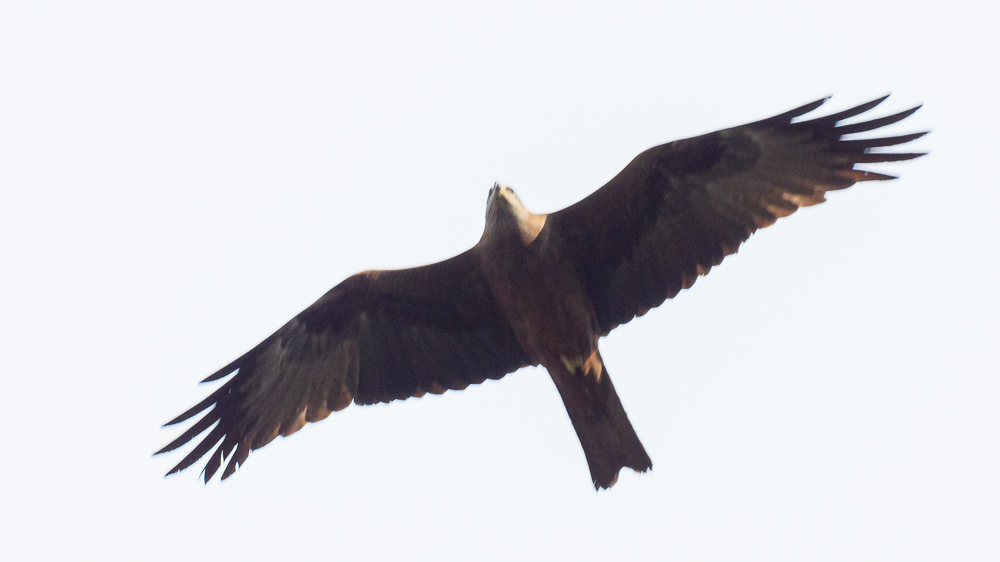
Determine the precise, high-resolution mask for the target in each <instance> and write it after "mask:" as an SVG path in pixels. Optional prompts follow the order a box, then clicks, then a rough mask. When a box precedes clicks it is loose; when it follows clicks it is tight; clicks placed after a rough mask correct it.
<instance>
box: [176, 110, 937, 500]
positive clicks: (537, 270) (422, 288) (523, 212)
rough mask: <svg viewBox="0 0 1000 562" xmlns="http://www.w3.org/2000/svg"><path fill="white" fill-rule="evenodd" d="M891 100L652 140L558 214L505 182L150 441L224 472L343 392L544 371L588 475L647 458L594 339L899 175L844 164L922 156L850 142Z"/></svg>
mask: <svg viewBox="0 0 1000 562" xmlns="http://www.w3.org/2000/svg"><path fill="white" fill-rule="evenodd" d="M884 99H885V98H880V99H877V100H875V101H872V102H869V103H866V104H863V105H860V106H857V107H855V108H852V109H848V110H846V111H842V112H840V113H836V114H833V115H829V116H825V117H820V118H816V119H812V120H803V121H794V119H796V118H798V117H801V116H802V115H805V114H806V113H809V112H810V111H812V110H814V109H816V108H817V107H819V106H820V105H822V104H823V102H824V101H825V100H820V101H816V102H813V103H810V104H807V105H805V106H802V107H800V108H798V109H794V110H792V111H789V112H787V113H783V114H781V115H778V116H775V117H772V118H770V119H765V120H762V121H757V122H755V123H750V124H747V125H743V126H740V127H734V128H731V129H725V130H722V131H717V132H714V133H710V134H707V135H703V136H700V137H695V138H690V139H685V140H680V141H676V142H672V143H668V144H664V145H660V146H656V147H653V148H651V149H649V150H647V151H645V152H643V153H642V154H640V155H638V156H637V157H636V158H635V159H634V160H633V161H632V162H631V163H630V164H629V165H628V166H626V167H625V169H624V170H622V171H621V173H619V174H618V175H617V176H615V177H614V178H613V179H612V180H611V181H610V182H608V183H607V185H605V186H604V187H602V188H601V189H599V190H597V191H596V192H595V193H593V194H592V195H590V196H589V197H587V198H585V199H584V200H582V201H580V202H578V203H576V204H575V205H572V206H570V207H568V208H566V209H563V210H562V211H559V212H556V213H552V214H549V215H536V214H533V213H530V212H529V211H528V210H527V209H525V208H524V206H523V205H522V204H521V202H520V201H519V200H518V198H517V196H516V195H514V192H513V191H512V190H510V189H509V188H506V187H503V186H494V187H493V189H491V190H490V195H489V199H488V202H487V221H486V228H485V231H484V233H483V237H482V239H481V240H480V242H479V243H478V244H477V245H476V246H475V247H473V248H472V249H470V250H469V251H467V252H465V253H463V254H461V255H459V256H456V257H454V258H452V259H449V260H446V261H443V262H440V263H436V264H433V265H428V266H424V267H417V268H413V269H404V270H396V271H369V272H365V273H359V274H357V275H354V276H352V277H350V278H348V279H347V280H345V281H344V282H342V283H341V284H339V285H337V286H336V287H334V288H333V289H332V290H331V291H330V292H328V293H327V294H326V295H324V296H323V297H322V298H321V299H319V300H318V301H316V303H315V304H313V305H312V306H310V307H309V308H307V309H306V310H304V311H303V312H302V313H301V314H299V315H298V316H296V317H295V318H293V319H292V320H291V321H290V322H288V323H287V324H286V325H285V326H283V327H282V328H281V329H279V330H278V331H277V332H275V333H274V334H273V335H272V336H271V337H269V338H267V339H266V340H264V341H263V342H261V343H260V344H259V345H257V346H256V347H254V348H253V349H252V350H250V351H249V352H247V353H246V354H244V355H243V356H241V357H240V358H238V359H236V360H235V361H233V362H232V363H230V364H229V365H226V366H225V367H224V368H222V369H220V370H219V371H217V372H216V373H215V374H213V375H211V376H210V377H208V378H207V379H205V382H208V381H214V380H218V379H221V378H223V377H225V376H227V375H229V374H232V373H233V372H234V371H235V372H236V375H235V376H233V377H232V378H231V379H229V380H228V381H226V382H225V383H223V385H222V386H221V387H219V388H218V389H216V390H215V392H213V393H212V394H211V395H209V396H208V398H206V399H205V400H203V401H202V402H200V403H199V404H197V405H196V406H194V407H193V408H191V409H190V410H188V411H187V412H185V413H183V414H181V415H180V416H178V417H177V418H175V419H173V420H171V421H170V422H168V423H167V425H172V424H176V423H179V422H182V421H185V420H187V419H190V418H191V417H193V416H195V415H198V414H200V413H202V412H205V411H206V410H207V413H205V415H204V416H203V417H202V418H201V419H200V420H198V421H197V422H196V423H195V424H194V425H193V426H192V427H191V428H190V429H188V430H187V431H185V432H184V433H183V434H182V435H181V436H180V437H178V438H177V439H175V440H174V441H173V442H171V443H170V444H169V445H167V446H166V447H164V448H163V449H161V450H160V451H158V453H164V452H167V451H171V450H174V449H176V448H177V447H180V446H181V445H184V444H185V443H187V442H189V441H191V440H192V439H194V438H195V437H196V436H198V435H199V434H201V433H203V432H204V431H206V430H208V429H209V428H210V427H212V426H213V424H216V422H218V423H217V424H216V425H215V427H214V428H212V430H211V431H210V432H209V433H208V435H207V437H205V438H204V439H202V441H201V442H200V443H198V445H197V446H196V447H195V448H194V449H193V450H192V451H191V452H190V453H189V454H188V455H187V456H185V457H184V458H183V459H182V460H181V461H180V463H178V464H177V466H175V467H174V468H173V469H172V470H171V471H170V474H172V473H175V472H179V471H181V470H184V469H185V468H187V467H189V466H191V465H192V464H193V463H194V462H196V461H197V460H198V459H199V458H201V457H203V456H204V455H205V454H206V453H209V451H210V450H212V449H213V447H214V448H215V449H214V451H213V452H212V453H211V455H210V456H209V460H208V463H207V464H206V466H205V472H204V475H205V481H206V482H207V481H208V480H210V479H211V478H212V477H213V476H214V475H215V473H216V472H217V471H218V470H219V468H221V467H222V463H223V462H224V461H227V460H228V464H227V465H226V468H225V470H224V471H223V473H222V478H223V479H225V478H227V477H229V476H230V475H231V474H232V473H233V472H234V471H235V470H236V468H237V467H238V466H239V465H241V464H242V463H243V462H245V461H246V459H247V456H248V455H249V453H250V451H251V450H253V449H257V448H260V447H263V446H264V445H266V444H267V443H269V442H270V441H271V440H272V439H274V438H275V437H277V436H278V435H289V434H291V433H294V432H295V431H298V430H299V429H300V428H301V427H302V426H303V425H305V424H306V422H313V421H318V420H321V419H323V418H325V417H326V416H328V415H329V414H330V413H331V412H334V411H337V410H340V409H343V408H345V407H347V406H348V405H350V403H351V402H354V403H356V404H373V403H376V402H389V401H392V400H398V399H405V398H408V397H411V396H421V395H423V394H424V393H426V392H431V393H436V394H437V393H442V392H444V391H446V390H457V389H462V388H465V387H467V386H468V385H470V384H477V383H481V382H483V381H485V380H486V379H499V378H501V377H503V376H504V375H505V374H507V373H511V372H513V371H516V370H518V369H519V368H521V367H523V366H526V365H544V366H545V367H546V368H547V369H548V371H549V373H550V375H551V376H552V379H553V381H554V382H555V384H556V386H557V388H558V389H559V393H560V395H561V396H562V398H563V402H564V404H565V406H566V409H567V412H568V413H569V415H570V419H571V421H572V422H573V426H574V428H575V429H576V432H577V435H578V436H579V438H580V441H581V444H582V445H583V449H584V453H585V455H586V458H587V462H588V464H589V466H590V471H591V476H592V480H593V483H594V485H595V486H597V487H604V488H607V487H610V486H612V485H613V484H614V482H615V481H616V480H617V477H618V472H619V471H620V470H621V469H622V468H624V467H629V468H632V469H634V470H637V471H640V472H643V471H645V470H647V469H649V468H651V467H652V463H651V461H650V460H649V457H648V456H647V455H646V452H645V450H644V449H643V447H642V444H641V443H640V442H639V439H638V437H637V436H636V434H635V431H634V430H633V429H632V426H631V424H630V423H629V421H628V417H627V416H626V414H625V410H624V409H623V408H622V405H621V402H620V401H619V399H618V396H617V394H616V393H615V390H614V386H613V385H612V384H611V379H610V377H609V375H608V373H607V369H606V368H605V367H604V363H603V359H602V358H601V355H600V352H599V349H598V340H599V339H600V337H601V336H604V335H607V334H608V333H609V332H610V331H611V330H613V329H614V328H615V327H617V326H619V325H621V324H624V323H626V322H628V321H629V320H631V319H632V318H634V317H636V316H640V315H642V314H645V313H646V311H648V310H649V309H650V308H653V307H656V306H658V305H660V304H661V303H662V302H663V301H664V300H666V299H668V298H672V297H673V296H675V295H676V294H677V293H678V292H679V291H680V290H681V289H686V288H688V287H690V286H691V285H692V284H693V283H694V282H695V280H696V279H697V278H698V276H699V275H704V274H706V273H707V272H708V271H709V269H711V268H712V267H713V266H715V265H718V264H719V263H721V262H722V260H723V258H725V256H727V255H729V254H732V253H734V252H735V251H736V250H737V249H738V248H739V246H740V244H742V243H743V242H744V241H745V240H747V239H748V238H749V237H750V235H752V234H753V233H754V232H755V231H756V230H757V229H758V228H763V227H766V226H769V225H771V224H773V223H774V222H775V220H777V219H778V218H780V217H783V216H787V215H789V214H791V213H793V212H794V211H795V210H797V209H798V208H799V207H803V206H808V205H815V204H817V203H820V202H822V201H824V194H825V193H826V192H827V191H833V190H838V189H844V188H846V187H849V186H851V185H853V184H854V183H856V182H859V181H871V180H887V179H894V177H893V176H888V175H884V174H880V173H875V172H869V171H863V170H858V169H855V165H857V164H868V163H879V162H893V161H898V160H907V159H911V158H916V157H918V156H921V155H922V154H920V153H886V152H877V151H874V150H873V149H877V148H881V147H887V146H893V145H898V144H903V143H907V142H910V141H912V140H914V139H917V138H919V137H920V136H922V135H923V134H925V133H917V134H910V135H901V136H895V137H887V138H875V139H864V140H843V138H842V137H843V135H847V134H852V133H861V132H867V131H871V130H875V129H878V128H880V127H884V126H886V125H889V124H892V123H895V122H897V121H900V120H902V119H905V118H906V117H908V116H909V115H911V114H912V113H913V112H914V111H916V109H917V108H914V109H911V110H908V111H904V112H901V113H897V114H895V115H890V116H888V117H883V118H880V119H874V120H871V121H866V122H862V123H857V124H852V125H841V126H838V123H839V122H840V121H842V120H845V119H848V118H850V117H854V116H856V115H859V114H861V113H864V112H866V111H868V110H870V109H872V108H873V107H875V106H876V105H878V104H879V103H881V102H882V101H883V100H884Z"/></svg>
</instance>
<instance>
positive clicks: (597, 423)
mask: <svg viewBox="0 0 1000 562" xmlns="http://www.w3.org/2000/svg"><path fill="white" fill-rule="evenodd" d="M581 371H582V370H578V371H577V372H575V373H571V372H569V370H567V369H566V368H565V366H564V365H558V366H556V367H555V368H550V369H549V374H550V375H551V376H552V380H553V381H554V382H555V383H556V388H558V389H559V394H560V395H561V396H562V399H563V404H565V405H566V411H567V412H569V419H570V420H571V421H572V422H573V428H574V429H576V434H577V436H578V437H579V438H580V444H581V445H583V453H584V454H585V455H586V456H587V464H588V465H589V466H590V478H591V480H593V482H594V488H610V487H611V486H614V485H615V482H616V481H617V480H618V471H620V470H621V469H622V468H626V467H628V468H631V469H632V470H634V471H636V472H646V471H647V470H649V469H651V468H652V467H653V461H651V460H649V455H647V454H646V450H645V449H644V448H643V447H642V443H640V442H639V437H638V436H637V435H636V434H635V430H634V429H632V424H631V423H629V421H628V416H627V415H626V414H625V409H624V408H623V407H622V403H621V400H619V399H618V393H616V392H615V386H614V385H613V384H611V377H610V376H608V371H607V369H604V372H603V373H602V374H601V375H600V377H599V378H596V380H595V377H594V376H593V375H591V374H585V373H584V372H581Z"/></svg>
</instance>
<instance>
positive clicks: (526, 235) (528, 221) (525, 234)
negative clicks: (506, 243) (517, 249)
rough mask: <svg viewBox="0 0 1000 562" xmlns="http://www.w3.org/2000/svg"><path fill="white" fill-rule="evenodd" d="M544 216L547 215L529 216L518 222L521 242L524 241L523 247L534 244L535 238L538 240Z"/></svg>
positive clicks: (543, 224)
mask: <svg viewBox="0 0 1000 562" xmlns="http://www.w3.org/2000/svg"><path fill="white" fill-rule="evenodd" d="M546 216H548V215H530V216H528V217H527V218H524V219H521V220H520V221H519V224H520V226H521V240H523V241H524V245H525V246H527V245H529V244H531V243H532V242H534V241H535V238H538V233H539V232H541V231H542V227H544V226H545V217H546Z"/></svg>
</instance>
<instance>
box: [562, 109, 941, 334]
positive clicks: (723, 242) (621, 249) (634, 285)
mask: <svg viewBox="0 0 1000 562" xmlns="http://www.w3.org/2000/svg"><path fill="white" fill-rule="evenodd" d="M886 97H888V96H886ZM885 99H886V98H885V97H883V98H880V99H877V100H875V101H872V102H869V103H866V104H863V105H859V106H857V107H855V108H852V109H848V110H846V111H842V112H840V113H837V114H834V115H829V116H826V117H820V118H816V119H812V120H808V121H797V122H793V119H795V118H796V117H800V116H802V115H805V114H806V113H809V112H810V111H812V110H814V109H816V108H817V107H819V106H820V105H822V104H823V102H825V101H826V99H823V100H819V101H816V102H813V103H810V104H808V105H804V106H802V107H800V108H798V109H794V110H792V111H789V112H787V113H783V114H781V115H778V116H775V117H772V118H770V119H765V120H763V121H758V122H755V123H750V124H748V125H743V126H740V127H734V128H732V129H725V130H722V131H717V132H714V133H710V134H707V135H703V136H700V137H694V138H690V139H685V140H679V141H676V142H672V143H668V144H663V145H660V146H656V147H653V148H650V149H649V150H646V151H645V152H643V153H642V154H640V155H638V156H636V157H635V159H634V160H632V162H631V163H629V165H628V166H626V167H625V169H624V170H622V171H621V172H620V173H619V174H618V175H617V176H615V177H614V178H613V179H612V180H611V181H610V182H608V183H607V185H605V186H604V187H602V188H601V189H599V190H598V191H596V192H594V193H593V194H591V195H590V196H588V197H587V198H585V199H583V200H582V201H580V202H579V203H576V204H575V205H572V206H570V207H567V208H566V209H563V210H562V211H559V212H557V213H553V214H550V215H549V216H548V218H547V222H546V227H547V228H550V229H552V231H551V232H552V234H554V235H555V236H556V237H557V238H558V239H559V240H561V241H562V243H563V244H564V251H565V252H567V253H568V255H570V256H571V258H572V259H573V260H574V261H575V264H576V267H577V272H578V274H579V275H580V277H581V279H583V280H584V283H585V284H586V286H587V289H588V292H589V294H590V296H591V298H592V300H593V302H594V304H595V307H596V310H597V315H598V321H599V322H600V326H601V331H602V332H603V333H605V334H606V333H608V332H610V331H611V330H612V329H614V328H615V327H616V326H618V325H620V324H624V323H626V322H628V321H629V320H631V319H632V318H635V317H636V316H641V315H642V314H645V313H646V312H647V311H648V310H649V309H650V308H653V307H656V306H659V305H660V304H662V303H663V301H664V300H666V299H668V298H673V297H674V296H675V295H677V293H678V292H679V291H680V290H681V289H686V288H688V287H690V286H691V285H692V284H693V283H694V282H695V280H696V279H697V278H698V276H699V275H703V274H705V273H707V272H708V270H709V269H710V268H711V267H712V266H715V265H718V264H719V263H720V262H721V261H722V259H723V258H724V257H725V256H727V255H729V254H732V253H734V252H736V250H737V249H738V248H739V246H740V244H742V243H743V242H744V241H745V240H746V239H747V238H749V237H750V235H751V234H753V233H754V232H755V231H756V230H757V229H758V228H764V227H766V226H769V225H771V224H773V223H774V222H775V220H777V219H778V218H780V217H784V216H787V215H790V214H792V213H793V212H795V211H796V210H797V209H798V208H799V207H805V206H809V205H815V204H817V203H821V202H823V201H824V197H823V196H824V194H825V193H826V192H827V191H832V190H836V189H844V188H846V187H849V186H851V185H853V184H854V183H855V182H859V181H870V180H888V179H895V177H894V176H888V175H885V174H878V173H874V172H867V171H863V170H858V169H855V165H857V164H868V163H874V162H893V161H897V160H909V159H911V158H916V157H918V156H922V155H923V154H921V153H909V154H894V153H886V152H874V151H872V149H873V148H878V147H885V146H893V145H898V144H903V143H906V142H909V141H912V140H914V139H917V138H919V137H921V136H923V135H924V134H926V133H917V134H912V135H902V136H896V137H888V138H872V139H863V140H844V139H843V136H844V135H849V134H852V133H861V132H866V131H872V130H875V129H878V128H880V127H884V126H886V125H889V124H891V123H895V122H897V121H900V120H902V119H905V118H906V117H908V116H910V115H911V114H913V113H914V112H915V111H916V110H917V109H919V106H918V107H916V108H913V109H910V110H907V111H903V112H901V113H897V114H895V115H890V116H888V117H883V118H881V119H873V120H871V121H866V122H863V123H857V124H852V125H840V126H838V123H839V122H840V121H843V120H845V119H847V118H849V117H853V116H855V115H859V114H861V113H864V112H866V111H868V110H870V109H871V108H873V107H875V106H876V105H878V104H879V103H881V102H882V101H883V100H885Z"/></svg>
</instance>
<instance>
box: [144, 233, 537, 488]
mask: <svg viewBox="0 0 1000 562" xmlns="http://www.w3.org/2000/svg"><path fill="white" fill-rule="evenodd" d="M476 251H477V250H476V249H472V250H469V251H468V252H465V253H464V254H461V255H459V256H456V257H454V258H452V259H450V260H446V261H443V262H440V263H436V264H433V265H428V266H424V267H417V268H413V269H403V270H396V271H370V272H365V273H359V274H357V275H354V276H353V277H350V278H348V279H347V280H345V281H344V282H343V283H341V284H339V285H337V286H336V287H334V288H333V289H332V290H331V291H330V292H328V293H327V294H326V295H324V296H323V297H322V298H321V299H319V300H318V301H316V303H315V304H313V305H312V306H310V307H309V308H307V309H306V310H304V311H303V312H302V313H301V314H299V315H298V316H296V317H295V318H293V319H292V320H291V321H290V322H288V323H287V324H285V325H284V326H283V327H282V328H281V329H280V330H278V331H277V332H276V333H274V335H272V336H271V337H269V338H267V339H266V340H264V341H263V342H261V343H260V344H259V345H258V346H257V347H255V348H253V349H252V350H250V351H249V352H247V353H246V354H245V355H243V356H242V357H240V358H239V359H237V360H235V361H233V362H232V363H230V364H229V365H226V366H225V367H224V368H222V369H220V370H219V371H218V372H216V373H215V374H213V375H212V376H210V377H208V378H207V379H205V381H203V382H208V381H214V380H218V379H221V378H223V377H225V376H226V375H229V374H231V373H232V372H233V371H237V370H238V372H237V374H236V375H235V376H234V377H233V378H232V379H230V380H228V381H226V383H225V384H223V385H222V386H221V387H220V388H218V389H216V391H215V392H213V393H212V394H211V395H209V396H208V397H207V398H206V399H205V400H203V401H202V402H200V403H199V404H197V405H196V406H194V407H193V408H191V409H190V410H188V411H187V412H184V413H183V414H181V415H180V416H178V417H177V418H175V419H173V420H171V421H170V422H168V423H167V424H166V425H173V424H176V423H180V422H182V421H184V420H187V419H189V418H191V417H193V416H195V415H197V414H199V413H201V412H203V411H206V410H207V413H206V414H205V415H204V417H202V418H201V419H200V420H199V421H198V422H196V423H195V424H194V425H193V426H192V427H191V428H190V429H188V430H187V431H185V432H184V433H183V434H182V435H181V436H180V437H178V438H177V439H175V440H174V441H173V442H171V443H170V444H169V445H167V446H166V447H164V448H163V449H161V450H160V451H158V452H157V454H159V453H165V452H167V451H172V450H174V449H176V448H177V447H180V446H181V445H183V444H185V443H187V442H188V441H191V440H192V439H194V438H195V437H196V436H198V435H199V434H201V433H202V432H204V431H205V430H207V429H209V428H210V427H212V425H213V424H215V427H214V428H212V430H211V431H210V432H209V433H208V435H207V436H206V437H205V438H204V439H202V441H201V442H200V443H199V444H198V445H197V446H196V447H195V448H194V450H192V451H191V452H190V453H189V454H188V455H187V456H186V457H184V459H183V460H182V461H181V462H180V463H179V464H178V465H177V466H175V467H174V468H173V469H172V470H171V471H170V472H169V473H168V474H173V473H175V472H179V471H181V470H184V469H185V468H187V467H189V466H191V465H192V464H193V463H194V462H195V461H197V460H198V459H199V458H201V457H202V456H204V455H205V454H206V453H207V452H208V451H209V450H210V449H211V448H212V447H215V446H216V444H218V447H217V448H216V449H215V452H213V453H212V455H211V457H209V460H208V464H207V465H206V466H205V473H204V474H205V481H206V482H208V481H209V480H210V479H211V478H212V476H213V475H214V474H215V472H216V471H217V470H218V469H219V468H220V466H221V464H222V462H223V461H224V460H226V459H227V458H228V459H229V464H228V465H227V466H226V469H225V471H224V472H223V474H222V478H223V479H225V478H227V477H229V476H230V475H231V474H232V473H233V472H234V471H235V470H236V468H237V467H238V466H239V465H240V464H242V463H243V462H244V461H245V460H246V458H247V455H249V454H250V451H251V450H253V449H258V448H260V447H263V446H264V445H266V444H268V443H269V442H270V441H271V440H272V439H274V438H275V437H277V436H278V435H283V436H286V435H289V434H291V433H294V432H295V431H298V430H299V429H300V428H301V427H302V426H304V425H305V424H306V422H314V421H319V420H321V419H323V418H325V417H326V416H328V415H330V413H331V412H335V411H337V410H341V409H343V408H345V407H347V406H348V405H349V404H350V403H351V402H352V401H353V402H354V403H356V404H374V403H376V402H389V401H392V400H401V399H405V398H408V397H411V396H422V395H423V394H424V393H426V392H431V393H435V394H439V393H442V392H444V391H445V390H449V389H451V390H457V389H463V388H465V387H467V386H469V385H470V384H478V383H481V382H483V381H485V380H486V379H499V378H501V377H503V376H504V375H505V374H507V373H510V372H513V371H516V370H517V369H519V368H521V367H522V366H524V365H525V364H527V363H529V362H530V360H529V359H528V357H527V355H525V353H524V351H522V350H521V347H520V345H519V344H518V343H517V341H516V340H515V339H514V335H513V333H512V332H511V330H510V328H509V327H508V326H507V324H506V322H505V321H504V320H503V318H502V316H501V314H500V311H499V309H498V308H497V305H496V303H495V302H494V300H493V297H492V295H491V293H490V291H489V289H488V287H487V285H486V282H485V280H484V278H483V275H482V273H481V272H480V269H479V260H478V258H477V256H476V255H475V252H476ZM220 441H221V443H219V442H220ZM234 450H235V453H234Z"/></svg>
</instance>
